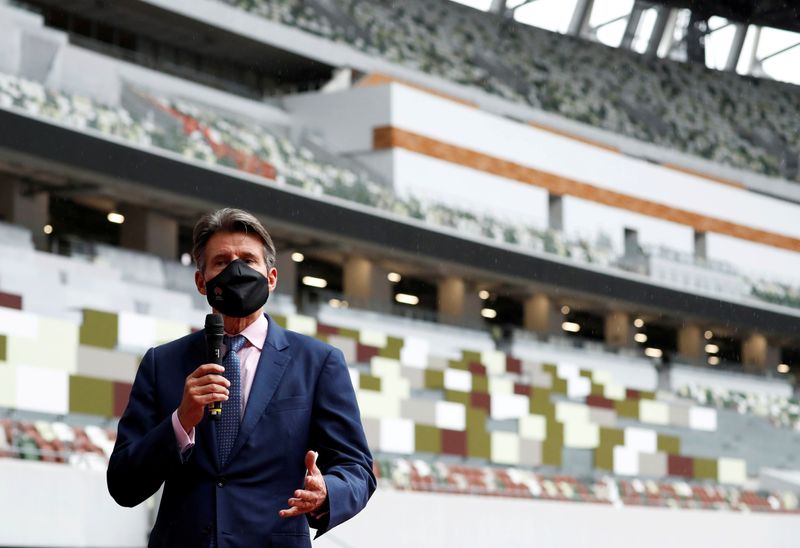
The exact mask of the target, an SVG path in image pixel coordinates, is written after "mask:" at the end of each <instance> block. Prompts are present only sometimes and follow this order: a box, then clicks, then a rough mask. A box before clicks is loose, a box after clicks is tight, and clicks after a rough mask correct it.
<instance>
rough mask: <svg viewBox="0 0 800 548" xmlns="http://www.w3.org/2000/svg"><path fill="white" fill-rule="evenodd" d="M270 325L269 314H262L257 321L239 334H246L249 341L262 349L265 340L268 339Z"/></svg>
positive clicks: (245, 336)
mask: <svg viewBox="0 0 800 548" xmlns="http://www.w3.org/2000/svg"><path fill="white" fill-rule="evenodd" d="M268 327H269V320H267V316H266V315H264V314H261V315H260V316H259V317H258V319H257V320H256V321H254V322H253V323H251V324H250V325H248V326H247V327H245V328H244V329H243V330H242V332H241V333H239V335H244V338H245V339H247V342H249V343H250V344H252V345H253V346H255V347H256V348H258V349H259V350H262V349H263V347H264V342H265V341H266V340H267V328H268Z"/></svg>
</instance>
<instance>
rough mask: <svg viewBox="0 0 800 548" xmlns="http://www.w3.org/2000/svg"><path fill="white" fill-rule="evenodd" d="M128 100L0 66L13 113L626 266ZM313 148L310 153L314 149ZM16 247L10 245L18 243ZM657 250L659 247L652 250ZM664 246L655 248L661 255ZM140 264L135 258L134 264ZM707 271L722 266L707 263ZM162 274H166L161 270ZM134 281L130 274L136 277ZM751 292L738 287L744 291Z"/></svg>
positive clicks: (184, 111)
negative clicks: (102, 100)
mask: <svg viewBox="0 0 800 548" xmlns="http://www.w3.org/2000/svg"><path fill="white" fill-rule="evenodd" d="M124 98H125V99H124V100H123V102H124V103H126V105H127V106H125V107H124V106H117V107H110V106H104V105H101V104H98V103H97V102H93V101H91V100H89V99H87V98H85V97H81V96H77V95H72V94H67V93H61V92H57V91H54V90H50V89H46V88H44V87H43V86H42V85H40V84H38V83H36V82H32V81H29V80H25V79H23V78H19V77H16V76H11V75H5V74H2V73H0V107H4V108H13V109H18V110H21V111H23V112H25V113H27V114H31V115H34V116H41V117H44V118H47V119H51V120H54V121H56V122H59V123H63V124H67V125H69V126H72V127H74V128H76V129H80V130H86V129H88V130H94V131H99V132H101V133H103V134H105V135H109V136H113V137H118V138H121V139H125V140H128V141H130V142H132V143H134V144H137V145H140V146H154V147H159V148H164V149H167V150H170V151H173V152H177V153H179V154H181V155H182V156H184V157H186V158H191V159H194V160H197V161H202V162H204V163H208V164H211V165H218V166H226V167H231V168H234V169H239V170H242V171H245V172H248V173H252V174H255V175H260V176H262V177H264V178H265V179H267V180H274V181H275V182H276V183H277V184H278V185H289V186H292V187H295V188H298V189H301V190H304V191H306V192H309V193H311V194H313V195H317V196H319V195H327V196H334V197H336V198H342V199H346V200H350V201H354V202H357V203H360V204H363V205H367V206H370V207H376V208H379V209H381V210H384V211H388V212H391V213H393V214H398V215H401V216H406V217H411V218H416V219H422V220H425V221H427V222H429V223H431V224H432V225H436V226H440V227H446V228H450V229H454V230H456V231H458V232H459V233H461V234H466V235H469V236H472V237H479V238H484V239H489V240H492V241H495V242H500V243H505V244H513V245H519V246H521V247H522V248H523V249H527V250H533V251H535V252H545V253H552V254H555V255H558V256H560V257H564V258H569V259H572V260H575V261H579V262H582V263H589V264H594V265H599V266H617V267H619V268H624V264H623V261H622V257H619V256H617V255H616V254H615V253H614V251H613V250H612V249H610V248H609V247H608V245H607V244H606V243H604V239H603V237H602V235H601V234H599V235H598V236H597V241H595V242H592V241H590V240H588V239H586V238H578V239H572V238H570V237H568V236H567V235H566V234H565V233H563V232H561V231H556V230H541V229H538V228H535V227H533V226H529V225H524V224H520V223H516V222H511V221H508V220H503V219H501V218H500V217H499V216H498V215H493V214H492V213H491V212H488V213H484V214H481V215H477V214H475V213H474V212H471V211H467V210H461V209H457V208H453V207H450V206H448V205H446V204H443V203H438V202H436V203H427V202H422V201H420V200H419V199H417V198H415V197H413V196H411V197H408V198H402V197H400V196H398V195H396V194H395V193H394V192H393V191H392V189H391V188H390V187H389V186H387V185H386V184H385V183H384V182H382V181H380V180H379V179H378V178H376V177H375V176H373V175H372V174H371V173H369V172H368V171H366V170H364V169H362V168H358V167H357V166H354V165H353V164H352V162H348V161H345V160H344V159H341V160H339V161H335V160H334V159H335V158H336V156H335V155H332V154H330V153H326V152H325V151H322V150H320V149H319V147H318V146H317V145H314V144H312V143H310V142H306V141H294V140H292V139H290V138H289V137H288V135H286V131H285V130H284V129H281V128H276V127H269V126H266V125H264V124H256V123H254V122H245V121H242V120H239V119H238V118H237V117H236V116H235V115H232V114H231V115H227V116H226V115H224V114H223V113H222V112H217V111H212V110H211V109H209V108H207V107H206V108H200V107H199V106H197V105H194V104H192V103H190V102H188V101H185V100H181V99H172V98H167V97H161V96H156V95H152V94H150V93H146V92H143V91H140V90H135V89H130V90H129V93H126V94H124ZM315 150H316V152H315ZM17 232H18V230H17V231H16V232H15V229H13V228H9V229H7V230H6V229H5V228H4V227H2V226H0V245H4V242H6V241H8V242H9V243H10V244H11V243H14V242H16V244H24V243H25V242H22V241H21V240H20V238H21V237H24V236H20V235H19V234H17ZM16 244H15V245H16ZM95 248H96V249H95V250H94V255H96V256H98V255H99V256H101V255H102V254H103V253H106V254H107V255H109V257H108V258H109V260H111V259H112V258H113V257H112V256H113V255H114V254H115V252H114V250H113V248H108V247H103V246H95ZM652 252H653V253H656V252H657V251H655V250H654V251H652ZM659 253H662V254H663V252H659ZM126 260H127V262H128V264H129V266H131V267H132V269H131V270H126V272H127V276H128V277H129V278H132V277H134V276H135V273H136V272H138V271H139V270H140V267H138V266H137V265H135V264H134V256H133V254H131V253H128V254H127V255H126ZM139 262H140V263H141V261H139ZM702 266H704V267H705V268H718V267H719V268H723V267H724V268H725V269H726V270H727V271H732V267H730V266H724V265H723V266H717V265H716V264H714V263H709V264H704V265H702ZM162 275H165V274H162ZM740 277H741V279H742V283H741V287H743V288H744V290H745V293H744V294H742V295H739V297H740V298H748V297H754V298H756V299H761V300H766V301H768V302H773V303H778V304H784V305H788V306H800V299H798V298H797V294H798V289H797V288H793V287H791V286H788V285H786V284H781V283H769V282H765V281H763V280H755V281H754V280H751V279H750V278H749V277H748V276H747V275H745V274H744V273H742V274H740ZM132 281H136V280H135V278H134V279H133V280H132ZM704 289H705V290H707V291H712V292H716V293H718V294H722V295H726V296H728V297H730V296H735V295H732V294H731V293H730V291H728V290H727V288H726V287H720V288H716V287H713V286H712V287H704ZM748 290H749V291H750V293H749V294H748V293H746V291H748Z"/></svg>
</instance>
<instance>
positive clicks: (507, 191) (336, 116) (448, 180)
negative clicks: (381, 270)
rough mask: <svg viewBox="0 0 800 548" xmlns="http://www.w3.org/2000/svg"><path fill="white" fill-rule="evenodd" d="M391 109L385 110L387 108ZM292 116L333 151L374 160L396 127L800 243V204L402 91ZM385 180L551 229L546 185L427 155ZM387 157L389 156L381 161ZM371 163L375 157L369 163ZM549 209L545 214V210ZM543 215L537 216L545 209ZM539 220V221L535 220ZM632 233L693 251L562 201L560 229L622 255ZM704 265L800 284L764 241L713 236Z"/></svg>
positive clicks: (617, 213) (315, 103) (799, 258)
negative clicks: (382, 133)
mask: <svg viewBox="0 0 800 548" xmlns="http://www.w3.org/2000/svg"><path fill="white" fill-rule="evenodd" d="M386 101H388V102H389V104H388V105H384V106H383V107H381V102H386ZM286 106H287V108H288V109H289V111H290V112H291V113H292V115H293V116H294V117H295V118H297V119H299V120H302V121H303V123H306V124H309V125H312V126H317V127H319V128H321V129H322V132H323V134H324V135H325V138H326V139H327V141H328V143H329V146H331V147H333V148H335V149H336V150H337V151H339V152H341V153H344V154H354V155H356V156H358V157H361V158H368V159H369V158H370V152H369V151H370V150H371V149H372V132H373V129H374V128H375V127H379V126H385V125H392V126H394V127H398V128H400V129H404V130H407V131H411V132H414V133H418V134H421V135H423V136H426V137H430V138H433V139H436V140H440V141H443V142H445V143H449V144H453V145H456V146H460V147H464V148H468V149H471V150H475V151H478V152H481V153H484V154H488V155H491V156H494V157H497V158H501V159H505V160H509V161H512V162H515V163H518V164H521V165H525V166H528V167H533V168H536V169H541V170H543V171H546V172H550V173H554V174H557V175H560V176H564V177H568V178H571V179H574V180H577V181H580V182H585V183H589V184H592V185H595V186H597V187H600V188H604V189H608V190H611V191H615V192H620V193H624V194H628V195H630V196H634V197H638V198H643V199H646V200H649V201H652V202H656V203H659V204H663V205H666V206H670V207H676V208H679V209H683V210H687V211H690V212H695V213H699V214H702V215H708V216H711V217H715V218H719V219H722V220H727V221H730V222H734V223H737V224H741V225H744V226H749V227H752V228H756V229H762V230H767V231H770V232H776V233H780V234H785V235H789V236H793V237H800V223H797V222H796V219H797V218H798V216H800V205H797V204H794V203H790V202H787V201H785V200H779V199H777V198H772V197H768V196H763V195H759V194H756V193H753V192H750V191H747V190H744V189H739V188H735V187H732V186H729V185H723V184H720V183H716V182H713V181H710V180H708V179H705V178H702V177H697V176H693V175H688V174H685V173H681V172H678V171H675V170H672V169H667V168H664V167H661V166H658V165H655V164H652V163H650V162H646V161H643V160H639V159H637V158H633V157H630V156H625V155H621V154H618V153H615V152H611V151H608V150H605V149H601V148H599V147H596V146H593V145H589V144H585V143H582V142H580V141H576V140H574V139H570V138H566V137H561V136H559V135H555V134H553V133H551V132H548V131H544V130H540V129H538V128H535V127H532V126H528V125H526V124H523V123H519V122H516V121H513V120H510V119H508V118H505V117H502V116H498V115H496V114H493V113H490V112H486V111H483V110H478V109H475V108H471V107H468V106H465V105H462V104H459V103H456V102H453V101H450V100H447V99H443V98H441V97H438V96H435V95H431V94H429V93H425V92H422V91H419V90H416V89H413V88H410V87H408V86H404V85H400V84H388V85H385V86H376V87H369V88H357V89H352V90H346V91H341V92H335V93H325V94H321V93H310V94H303V95H298V96H294V97H289V98H287V99H286ZM391 157H392V159H393V161H392V162H391V163H390V164H387V163H386V162H384V163H383V164H380V163H376V162H374V163H372V164H371V165H373V167H376V168H380V167H381V165H383V166H387V165H390V167H391V170H390V171H389V172H386V171H384V174H385V175H386V176H387V177H389V178H390V179H392V180H393V182H394V184H395V187H396V188H397V190H398V191H399V192H401V193H404V192H422V191H424V192H425V194H426V195H428V196H431V197H435V198H436V199H442V198H444V199H445V201H452V202H453V204H454V205H457V206H458V205H462V204H467V203H473V202H474V203H477V204H479V208H478V209H479V211H481V212H482V211H497V212H498V216H499V217H503V216H504V215H505V214H506V213H508V212H512V213H513V212H521V213H523V214H524V213H527V212H528V211H533V212H534V213H533V214H531V215H530V218H531V219H532V221H533V224H534V225H537V224H539V222H542V221H543V224H546V218H547V217H546V201H544V200H543V198H542V197H543V196H546V194H545V193H544V191H543V190H542V189H541V188H536V187H534V186H530V185H526V184H523V183H519V182H516V181H512V180H506V179H503V178H500V177H496V176H493V175H489V174H487V173H484V172H479V171H476V170H473V169H469V168H464V167H462V166H458V165H455V164H449V163H447V162H443V161H440V160H436V159H433V158H426V157H425V156H424V155H420V154H416V153H412V152H408V151H405V150H397V151H395V152H394V153H393V154H392V156H391ZM382 158H385V156H382ZM368 161H369V160H368ZM542 204H544V208H543V207H542ZM542 211H543V214H540V213H539V212H542ZM537 219H540V220H541V221H539V222H537ZM624 227H630V228H635V229H637V230H638V231H639V234H640V241H641V242H642V243H644V244H649V245H664V246H667V247H670V248H672V249H676V250H679V251H683V252H686V253H691V252H692V251H693V230H692V229H691V228H689V227H688V226H686V225H680V224H677V223H673V222H669V221H663V220H660V219H654V218H651V217H647V216H644V215H639V214H636V213H633V212H629V211H627V210H621V209H617V208H612V207H608V206H604V205H601V204H597V203H594V202H589V201H586V200H582V199H579V198H573V197H566V198H565V209H564V228H565V231H566V232H567V233H568V234H573V233H574V234H581V235H584V236H589V237H590V239H591V235H592V234H596V233H597V232H598V231H599V230H603V231H604V232H606V233H607V234H609V235H610V236H611V237H612V240H613V241H614V243H615V248H616V249H618V250H621V244H622V229H623V228H624ZM754 254H757V256H758V260H757V261H754V260H753V257H754ZM708 258H709V259H716V260H722V261H731V262H734V263H735V264H737V265H738V266H740V267H742V268H745V269H748V268H749V269H752V265H753V264H758V265H759V266H758V269H759V270H763V271H765V272H770V273H775V274H780V275H781V277H782V278H788V279H789V280H792V279H794V280H800V276H798V275H794V274H790V272H800V268H797V267H800V254H796V253H792V252H788V251H785V250H783V249H778V248H774V247H771V246H765V245H760V244H751V243H750V242H746V241H742V240H738V239H736V238H730V237H726V236H717V235H713V234H712V235H711V236H710V237H709V245H708Z"/></svg>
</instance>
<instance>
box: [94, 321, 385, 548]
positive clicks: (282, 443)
mask: <svg viewBox="0 0 800 548" xmlns="http://www.w3.org/2000/svg"><path fill="white" fill-rule="evenodd" d="M267 318H268V319H269V316H267ZM207 361H208V360H207V359H206V345H205V336H204V332H203V331H199V332H196V333H193V334H191V335H187V336H186V337H183V338H181V339H178V340H176V341H173V342H170V343H167V344H164V345H162V346H158V347H156V348H151V349H150V350H148V351H147V353H146V354H145V356H144V358H143V359H142V363H141V365H140V366H139V370H138V372H137V374H136V380H135V381H134V383H133V388H132V390H131V395H130V400H129V402H128V406H127V408H126V409H125V412H124V413H123V415H122V417H121V418H120V421H119V429H118V434H117V441H116V445H115V446H114V451H113V453H112V455H111V458H110V460H109V465H108V476H107V479H108V489H109V492H110V493H111V496H112V497H113V498H114V500H116V501H117V502H118V503H119V504H121V505H123V506H136V505H137V504H140V503H141V502H143V501H144V500H146V499H147V498H149V497H150V496H151V495H153V494H154V493H155V492H156V491H157V490H158V488H159V487H160V486H161V485H162V484H164V493H163V496H162V499H161V506H160V508H159V511H158V517H157V519H156V523H155V525H154V527H153V531H152V533H151V534H150V543H149V545H150V546H153V547H160V546H164V547H170V548H172V547H176V546H192V547H193V546H198V547H201V546H202V547H207V546H209V545H211V544H213V543H214V539H212V536H215V537H216V540H215V542H216V544H217V545H218V546H219V547H220V548H223V547H225V548H227V547H233V546H242V547H261V546H289V547H294V546H297V547H300V546H302V547H309V546H311V540H310V538H309V532H308V525H309V524H310V525H311V526H312V527H314V528H316V529H317V530H318V535H319V534H322V533H324V532H325V531H327V530H329V529H331V528H332V527H335V526H336V525H338V524H340V523H342V522H344V521H345V520H347V519H349V518H351V517H353V516H354V515H355V514H356V513H358V512H359V511H360V510H361V509H362V508H364V506H365V505H366V504H367V500H368V499H369V497H370V496H371V495H372V492H373V491H374V490H375V476H374V474H373V472H372V456H371V455H370V452H369V448H368V447H367V441H366V438H365V436H364V430H363V428H362V426H361V419H360V415H359V410H358V405H357V403H356V397H355V392H354V391H353V386H352V383H351V381H350V375H349V373H348V370H347V366H346V364H345V361H344V357H343V355H342V353H341V351H340V350H338V349H336V348H334V347H333V346H330V345H328V344H325V343H323V342H321V341H318V340H316V339H313V338H311V337H307V336H305V335H301V334H299V333H295V332H293V331H288V330H285V329H283V328H281V327H280V326H279V325H278V324H277V323H275V322H274V321H273V320H272V319H269V328H268V331H267V340H266V342H265V344H264V346H263V350H262V352H261V358H260V360H259V362H258V368H257V369H256V374H255V378H254V380H253V386H252V388H251V392H250V395H249V398H248V401H247V408H246V410H245V412H244V415H243V417H242V423H241V427H240V430H239V435H238V438H237V439H236V441H235V443H234V446H233V449H232V450H231V454H230V458H229V462H228V464H227V465H225V466H224V467H221V466H220V463H219V462H218V458H217V447H216V433H215V428H216V424H215V423H214V422H213V421H212V420H210V419H209V418H208V416H206V417H204V418H203V420H202V421H201V422H200V424H198V425H197V427H196V429H195V447H194V448H193V449H192V450H191V452H190V453H189V454H188V455H183V457H182V456H181V455H180V454H179V451H178V446H177V440H176V439H175V432H174V431H173V428H172V421H171V415H172V412H173V411H175V409H177V408H178V406H179V404H180V402H181V397H182V395H183V386H184V382H185V380H186V377H188V376H189V374H191V373H192V371H194V370H195V369H196V368H197V367H198V366H200V365H201V364H203V363H207ZM223 405H224V404H223ZM223 412H224V408H223ZM308 450H314V451H317V452H318V453H319V458H318V459H317V465H318V466H319V468H320V470H321V471H322V473H323V475H324V477H325V484H326V486H327V489H328V505H329V513H328V515H327V516H324V517H322V518H321V519H320V520H315V519H314V518H311V517H310V516H308V515H306V516H299V517H294V518H281V517H279V516H278V511H279V510H281V509H282V508H288V504H287V499H289V498H290V497H292V496H294V495H293V493H294V491H295V490H296V489H302V488H303V485H304V476H305V471H306V470H305V455H306V452H307V451H308Z"/></svg>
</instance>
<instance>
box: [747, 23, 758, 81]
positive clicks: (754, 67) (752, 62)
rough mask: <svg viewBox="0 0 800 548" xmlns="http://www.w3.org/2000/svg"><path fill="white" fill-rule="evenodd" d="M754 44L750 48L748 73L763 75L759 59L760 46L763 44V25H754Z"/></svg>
mask: <svg viewBox="0 0 800 548" xmlns="http://www.w3.org/2000/svg"><path fill="white" fill-rule="evenodd" d="M753 29H754V30H753V45H752V46H751V48H750V53H749V54H748V57H749V58H750V59H749V60H748V63H747V74H752V75H754V76H760V75H761V63H759V61H758V46H759V45H760V44H761V27H753Z"/></svg>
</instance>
